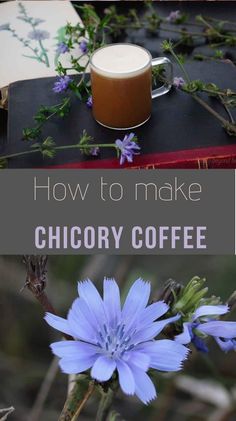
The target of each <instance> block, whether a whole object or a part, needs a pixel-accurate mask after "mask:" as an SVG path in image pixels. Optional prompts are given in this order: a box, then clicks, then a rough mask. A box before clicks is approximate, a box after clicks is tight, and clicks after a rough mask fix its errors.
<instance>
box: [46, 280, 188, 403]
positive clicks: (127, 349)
mask: <svg viewBox="0 0 236 421" xmlns="http://www.w3.org/2000/svg"><path fill="white" fill-rule="evenodd" d="M78 292H79V298H77V299H76V300H75V301H74V303H73V304H72V307H71V309H70V311H69V313H68V316H67V319H62V318H61V317H58V316H55V315H53V314H50V313H47V314H46V316H45V319H46V321H47V323H48V324H49V325H50V326H52V327H54V328H55V329H57V330H59V331H61V332H63V333H66V334H68V335H70V336H72V337H73V338H74V339H75V340H68V341H61V342H55V343H53V344H51V349H52V351H53V353H54V354H55V355H57V356H58V357H60V361H59V364H60V367H61V369H62V371H63V372H65V373H68V374H71V373H81V372H83V371H86V370H88V369H90V368H91V377H92V378H94V379H96V380H98V381H99V382H104V381H107V380H109V379H110V378H111V377H112V375H113V373H114V372H115V370H117V372H118V377H119V383H120V387H121V389H122V390H123V392H124V393H126V394H128V395H134V394H136V395H137V396H138V397H139V398H140V399H141V401H142V402H144V403H146V404H147V403H148V402H150V401H151V400H152V399H154V398H155V397H156V390H155V387H154V384H153V383H152V381H151V379H150V377H149V376H148V374H147V371H148V369H149V368H154V369H157V370H160V371H178V370H180V369H181V368H182V362H183V360H185V359H186V357H187V355H188V349H187V348H186V347H184V346H183V345H181V344H178V343H176V342H175V341H172V340H168V339H162V340H154V338H155V337H156V336H157V335H158V334H159V333H160V332H161V331H162V330H163V328H164V327H165V326H166V325H167V324H168V323H171V322H174V321H176V320H178V319H179V316H178V315H177V316H174V317H170V318H167V319H162V320H159V321H156V320H157V319H159V318H160V317H162V316H163V315H164V314H165V313H166V312H167V311H168V306H167V304H165V303H164V302H163V301H159V302H156V303H153V304H151V305H148V306H147V304H148V300H149V296H150V283H149V282H144V281H142V280H141V279H138V280H137V281H136V282H135V283H134V284H133V285H132V287H131V288H130V290H129V293H128V295H127V298H126V300H125V303H124V305H123V307H121V303H120V292H119V287H118V285H117V283H116V282H115V280H112V279H104V286H103V299H102V298H101V296H100V294H99V293H98V291H97V289H96V288H95V286H94V285H93V283H92V282H91V281H89V280H87V281H84V282H79V283H78Z"/></svg>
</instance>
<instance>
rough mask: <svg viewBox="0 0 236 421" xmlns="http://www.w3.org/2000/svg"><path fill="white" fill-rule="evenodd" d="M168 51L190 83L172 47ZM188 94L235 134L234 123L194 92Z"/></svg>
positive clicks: (235, 127)
mask: <svg viewBox="0 0 236 421" xmlns="http://www.w3.org/2000/svg"><path fill="white" fill-rule="evenodd" d="M169 51H170V53H171V54H172V56H173V57H174V59H175V61H176V62H177V64H178V65H179V67H180V69H181V70H182V72H183V74H184V76H185V77H186V80H187V82H188V83H191V80H190V77H189V75H188V73H187V71H186V70H185V68H184V66H183V65H182V63H181V62H180V60H179V58H178V56H177V55H176V54H175V52H174V50H173V48H172V47H170V48H169ZM190 94H191V95H192V97H193V98H194V99H195V101H197V102H198V103H199V104H200V105H201V106H202V107H204V108H205V109H206V110H207V111H208V112H209V113H210V114H211V115H213V116H214V117H215V118H217V119H218V120H219V121H220V122H221V123H222V125H223V127H224V128H226V129H227V131H228V130H230V131H231V132H232V133H234V135H236V126H235V124H232V123H230V122H229V121H228V120H226V119H225V118H224V117H222V116H221V115H220V114H219V113H218V112H217V111H215V110H214V109H213V108H212V107H211V106H210V105H208V104H207V103H206V102H205V101H203V99H201V98H200V97H199V96H198V95H197V94H195V93H190Z"/></svg>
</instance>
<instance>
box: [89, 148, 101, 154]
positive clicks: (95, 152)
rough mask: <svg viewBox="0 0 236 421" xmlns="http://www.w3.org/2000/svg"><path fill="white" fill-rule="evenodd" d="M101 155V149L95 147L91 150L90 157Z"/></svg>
mask: <svg viewBox="0 0 236 421" xmlns="http://www.w3.org/2000/svg"><path fill="white" fill-rule="evenodd" d="M99 153H100V149H99V147H98V146H94V147H92V148H91V149H90V155H91V156H98V155H99Z"/></svg>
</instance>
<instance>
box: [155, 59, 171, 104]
mask: <svg viewBox="0 0 236 421" xmlns="http://www.w3.org/2000/svg"><path fill="white" fill-rule="evenodd" d="M161 64H164V65H165V66H166V67H167V79H166V82H165V83H164V84H163V85H162V86H160V88H157V89H154V90H153V91H152V99H153V98H157V97H158V96H161V95H165V94H167V92H169V91H170V89H171V86H172V83H173V64H172V63H171V61H170V60H169V59H168V58H167V57H158V58H154V59H153V60H152V67H154V66H160V65H161Z"/></svg>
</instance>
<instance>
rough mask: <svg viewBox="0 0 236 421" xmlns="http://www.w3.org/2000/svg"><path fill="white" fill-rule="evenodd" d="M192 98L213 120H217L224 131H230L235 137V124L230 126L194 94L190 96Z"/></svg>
mask: <svg viewBox="0 0 236 421" xmlns="http://www.w3.org/2000/svg"><path fill="white" fill-rule="evenodd" d="M191 95H192V97H193V98H194V99H195V101H197V102H198V103H199V104H200V105H201V106H202V107H204V108H205V109H206V110H207V111H208V112H209V113H210V114H212V115H213V116H214V117H215V118H217V119H218V120H219V121H220V122H221V123H222V125H223V127H225V128H226V129H230V131H231V132H232V133H233V134H234V136H236V126H235V124H231V123H230V122H229V121H228V120H226V119H225V118H224V117H222V116H221V115H220V114H219V113H217V111H215V110H214V109H213V108H212V107H210V105H208V104H207V103H206V102H205V101H203V99H201V98H200V97H199V96H198V95H196V94H191Z"/></svg>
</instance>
